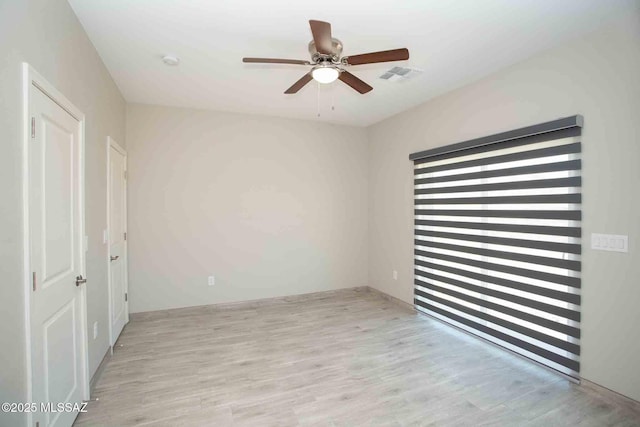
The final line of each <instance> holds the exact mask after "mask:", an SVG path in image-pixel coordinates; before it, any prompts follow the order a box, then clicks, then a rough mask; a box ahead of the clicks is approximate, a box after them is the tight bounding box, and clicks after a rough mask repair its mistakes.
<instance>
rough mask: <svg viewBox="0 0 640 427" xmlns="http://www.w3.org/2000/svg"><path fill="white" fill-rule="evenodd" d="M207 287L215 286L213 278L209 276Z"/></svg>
mask: <svg viewBox="0 0 640 427" xmlns="http://www.w3.org/2000/svg"><path fill="white" fill-rule="evenodd" d="M208 283H209V286H214V285H215V284H216V278H215V276H209V282H208Z"/></svg>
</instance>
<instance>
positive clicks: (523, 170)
mask: <svg viewBox="0 0 640 427" xmlns="http://www.w3.org/2000/svg"><path fill="white" fill-rule="evenodd" d="M581 164H582V163H581V161H580V160H569V161H566V162H557V163H543V164H540V165H532V166H521V167H517V168H508V169H496V170H487V171H480V172H470V173H463V174H458V175H445V176H436V177H429V178H418V179H416V180H415V185H424V184H435V183H441V182H449V181H463V180H467V179H486V178H497V177H503V176H515V175H530V174H536V173H546V172H561V171H569V170H579V169H580V167H581Z"/></svg>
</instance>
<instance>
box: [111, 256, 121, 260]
mask: <svg viewBox="0 0 640 427" xmlns="http://www.w3.org/2000/svg"><path fill="white" fill-rule="evenodd" d="M109 258H111V261H115V260H117V259H118V258H120V255H116V256H113V255H112V256H110V257H109Z"/></svg>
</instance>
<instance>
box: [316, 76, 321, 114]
mask: <svg viewBox="0 0 640 427" xmlns="http://www.w3.org/2000/svg"><path fill="white" fill-rule="evenodd" d="M316 86H318V102H317V105H318V117H320V83H318V82H316Z"/></svg>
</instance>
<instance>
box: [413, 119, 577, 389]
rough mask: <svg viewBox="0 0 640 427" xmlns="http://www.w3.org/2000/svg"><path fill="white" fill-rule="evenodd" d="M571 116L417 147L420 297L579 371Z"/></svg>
mask: <svg viewBox="0 0 640 427" xmlns="http://www.w3.org/2000/svg"><path fill="white" fill-rule="evenodd" d="M581 127H582V117H581V116H574V117H568V118H565V119H560V120H556V121H553V122H549V123H543V124H540V125H536V126H531V127H528V128H523V129H518V130H515V131H511V132H506V133H503V134H499V135H493V136H490V137H486V138H479V139H476V140H473V141H466V142H463V143H460V144H455V145H451V146H448V147H442V148H438V149H434V150H428V151H423V152H420V153H414V154H412V155H411V156H410V159H411V160H413V161H414V167H415V180H414V183H415V190H414V194H415V196H414V197H415V234H414V244H415V250H414V254H415V262H414V268H415V271H414V272H415V292H414V302H415V306H416V309H417V310H419V311H422V312H425V313H427V314H429V315H431V316H434V317H436V318H438V319H440V320H444V321H446V322H449V323H451V324H453V325H455V326H457V327H459V328H462V329H464V330H466V331H468V332H471V333H474V334H476V335H479V336H480V337H482V338H484V339H486V340H489V341H491V342H493V343H496V344H499V345H501V346H503V347H506V348H508V349H510V350H512V351H514V352H517V353H519V354H521V355H523V356H526V357H528V358H530V359H533V360H535V361H537V362H540V363H543V364H545V365H547V366H549V367H551V368H553V369H555V370H557V371H560V372H562V373H564V374H566V375H569V376H572V377H575V378H577V377H578V374H579V372H580V362H579V355H580V270H581V266H580V254H581V217H582V212H581V201H582V195H581V143H580V135H581Z"/></svg>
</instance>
